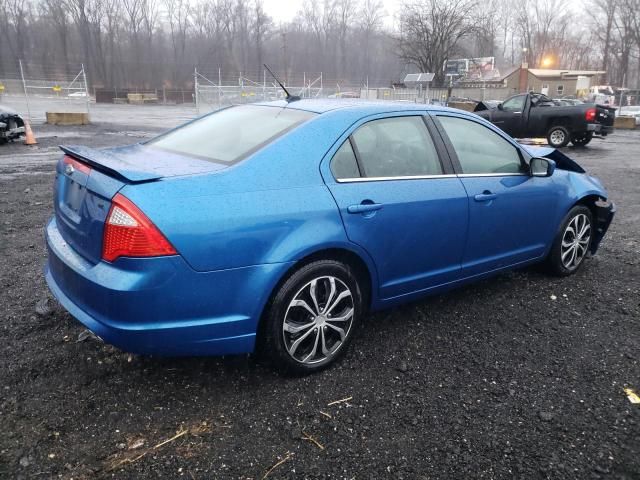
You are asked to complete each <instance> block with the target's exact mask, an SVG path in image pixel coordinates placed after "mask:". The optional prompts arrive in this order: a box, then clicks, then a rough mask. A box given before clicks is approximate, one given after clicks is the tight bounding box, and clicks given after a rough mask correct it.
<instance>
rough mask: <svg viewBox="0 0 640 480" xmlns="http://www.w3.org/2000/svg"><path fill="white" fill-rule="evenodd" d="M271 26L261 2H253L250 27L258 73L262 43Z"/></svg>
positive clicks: (260, 65)
mask: <svg viewBox="0 0 640 480" xmlns="http://www.w3.org/2000/svg"><path fill="white" fill-rule="evenodd" d="M271 26H272V20H271V17H270V16H269V15H267V14H266V13H265V11H264V6H263V3H262V0H255V2H254V4H253V22H252V25H251V29H252V31H253V41H254V46H255V49H256V51H255V54H256V65H257V67H258V69H257V71H258V72H259V71H261V70H262V68H263V67H262V63H263V57H264V41H265V38H266V37H267V35H268V34H269V30H270V29H271Z"/></svg>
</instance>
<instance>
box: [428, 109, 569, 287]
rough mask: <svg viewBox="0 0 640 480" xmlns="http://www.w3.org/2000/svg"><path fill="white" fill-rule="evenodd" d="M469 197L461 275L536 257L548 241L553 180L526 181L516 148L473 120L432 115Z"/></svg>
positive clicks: (553, 202) (551, 226) (552, 214)
mask: <svg viewBox="0 0 640 480" xmlns="http://www.w3.org/2000/svg"><path fill="white" fill-rule="evenodd" d="M435 121H436V123H437V125H438V126H439V129H440V131H441V133H442V135H443V139H444V140H445V144H446V145H447V147H448V149H449V152H450V156H451V158H452V160H453V164H454V168H455V169H456V171H457V172H458V174H459V177H460V179H461V181H462V183H463V184H464V187H465V189H466V191H467V194H468V196H469V235H468V241H467V245H466V248H465V251H464V255H463V260H462V270H463V274H464V276H465V277H467V276H473V275H477V274H481V273H485V272H489V271H491V270H495V269H499V268H503V267H506V266H510V265H515V264H518V263H521V262H526V261H529V260H532V259H536V258H539V257H541V256H542V255H543V254H544V253H545V251H546V248H547V246H548V244H549V242H550V239H552V238H553V234H554V229H555V227H556V225H554V224H553V221H554V220H553V219H555V218H557V217H556V214H555V212H556V209H557V204H558V196H557V191H556V189H555V188H554V183H553V177H545V178H541V177H532V176H530V175H529V171H528V166H527V164H526V163H525V161H524V158H523V155H522V153H521V152H520V149H519V148H518V147H517V146H516V145H515V144H514V143H512V142H511V141H510V140H508V139H506V138H504V137H503V136H502V135H500V134H498V133H496V132H494V131H493V130H492V129H490V128H489V127H487V126H485V125H483V124H482V123H481V122H479V121H475V120H474V119H471V118H469V117H463V116H458V115H456V114H453V113H442V114H437V116H435Z"/></svg>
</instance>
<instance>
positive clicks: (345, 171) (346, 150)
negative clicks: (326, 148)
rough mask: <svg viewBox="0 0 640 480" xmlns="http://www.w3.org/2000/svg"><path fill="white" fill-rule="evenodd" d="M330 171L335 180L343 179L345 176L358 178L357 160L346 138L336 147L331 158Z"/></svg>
mask: <svg viewBox="0 0 640 480" xmlns="http://www.w3.org/2000/svg"><path fill="white" fill-rule="evenodd" d="M331 173H333V176H334V177H335V178H336V180H344V179H347V178H358V177H359V176H360V171H359V170H358V162H357V160H356V156H355V154H354V153H353V148H351V142H350V141H349V139H347V140H346V141H345V142H344V143H343V144H342V146H341V147H340V148H339V149H338V151H337V152H336V154H335V155H334V156H333V159H332V160H331Z"/></svg>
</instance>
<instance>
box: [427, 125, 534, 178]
mask: <svg viewBox="0 0 640 480" xmlns="http://www.w3.org/2000/svg"><path fill="white" fill-rule="evenodd" d="M438 120H439V121H440V124H441V125H442V127H443V128H444V131H445V132H446V134H447V136H448V137H449V140H450V141H451V143H452V145H453V148H454V150H455V152H456V155H457V156H458V161H459V162H460V166H461V167H462V173H463V174H501V173H523V172H524V170H523V167H522V162H521V160H520V155H519V154H518V150H517V149H516V147H514V146H513V145H512V144H511V143H509V142H508V141H506V140H505V139H504V138H502V137H501V136H500V135H498V134H497V133H495V132H494V131H492V130H490V129H489V128H487V127H485V126H484V125H480V124H479V123H476V122H472V121H471V120H466V119H464V118H458V117H446V116H438Z"/></svg>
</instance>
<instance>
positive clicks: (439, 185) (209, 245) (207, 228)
mask: <svg viewBox="0 0 640 480" xmlns="http://www.w3.org/2000/svg"><path fill="white" fill-rule="evenodd" d="M266 106H270V107H272V108H283V107H286V108H299V109H306V110H309V111H314V112H317V113H319V114H320V115H318V116H317V117H315V118H313V119H312V120H310V121H308V122H306V123H305V124H303V125H301V126H299V127H297V128H295V129H293V130H292V131H290V132H288V133H287V134H285V135H283V136H282V137H280V138H278V139H276V140H275V141H274V142H272V143H271V144H270V145H268V146H266V147H264V148H262V149H261V150H259V151H257V152H255V153H254V154H253V155H251V156H250V157H249V158H247V159H246V160H244V161H242V162H239V163H238V164H235V165H232V166H221V165H220V164H216V163H211V162H204V163H207V164H208V165H212V167H209V166H208V165H206V166H205V165H202V164H201V163H202V162H201V161H193V162H188V164H187V166H186V167H185V168H184V169H181V168H180V161H181V159H177V158H173V159H171V161H170V160H169V159H170V157H171V155H167V156H164V157H163V155H165V154H164V153H161V152H158V150H157V149H153V148H152V147H148V146H145V145H137V146H135V147H125V148H119V149H109V150H107V151H101V152H102V153H101V154H102V155H104V157H103V158H99V159H97V160H96V163H97V164H102V162H107V163H108V166H107V168H108V169H113V172H114V175H113V176H115V177H119V178H112V177H113V176H109V175H105V174H103V173H100V172H99V171H98V170H96V169H93V170H92V171H91V174H90V175H89V177H88V178H87V179H83V178H82V177H81V176H79V177H78V179H77V180H78V183H82V182H85V183H84V186H86V187H87V190H88V193H86V195H89V196H91V197H92V198H91V201H90V202H85V203H83V204H82V205H81V206H80V209H81V211H84V210H88V209H92V211H91V212H88V211H84V214H85V215H87V216H88V217H90V218H91V222H90V223H91V225H90V226H86V235H85V237H86V239H87V242H86V243H87V245H80V244H79V242H77V241H76V242H69V241H67V239H66V238H65V234H67V233H68V232H69V230H68V229H69V228H71V227H70V226H69V225H66V224H67V223H71V224H72V225H73V222H66V221H65V219H66V217H65V212H64V211H62V209H63V207H62V206H60V205H59V203H60V201H59V200H56V217H55V218H54V219H52V220H51V221H50V223H49V224H48V226H47V229H46V238H47V245H48V249H49V260H48V263H47V266H46V269H45V271H46V280H47V283H48V284H49V286H50V288H51V291H52V292H53V293H54V295H55V296H56V297H57V298H58V299H59V301H60V302H61V303H62V304H63V306H64V307H65V308H66V309H67V310H68V311H69V312H70V313H71V314H72V315H73V316H74V317H76V318H77V319H78V320H80V321H81V322H82V323H84V324H85V325H86V326H87V327H89V328H90V329H91V330H93V331H95V332H96V333H97V334H98V335H99V336H101V337H102V338H104V339H105V340H106V341H108V342H109V343H112V344H114V345H116V346H119V347H120V348H122V349H124V350H127V351H132V352H137V353H152V354H161V355H196V354H197V355H200V354H227V353H243V352H251V351H252V350H253V348H254V344H255V336H256V332H257V329H258V324H259V320H260V317H261V314H262V311H263V309H264V308H265V305H266V304H267V302H268V300H269V298H270V296H271V294H272V292H273V291H274V289H275V288H276V286H277V285H278V283H279V282H280V281H281V280H282V279H283V278H284V277H285V276H286V274H287V272H289V271H291V269H292V268H295V265H296V262H298V261H299V260H300V259H302V258H304V257H306V256H308V255H310V254H313V253H316V252H319V251H322V250H326V249H342V250H348V251H350V252H352V253H353V254H355V255H357V256H358V257H359V258H360V259H361V260H362V261H363V262H364V264H365V265H366V267H367V269H368V271H369V275H370V277H371V284H372V289H371V305H370V307H371V308H372V310H376V309H380V308H386V307H390V306H393V305H397V304H399V303H403V302H406V301H408V300H411V299H414V298H419V297H421V296H423V295H424V294H425V293H432V292H437V291H442V290H445V289H448V288H451V287H453V286H456V285H459V284H462V283H465V282H468V281H472V280H475V279H478V278H483V277H486V276H489V275H492V274H495V273H496V272H498V271H502V270H504V269H506V268H513V267H514V266H519V265H525V264H527V263H532V262H534V261H537V260H540V259H541V258H543V257H544V256H545V255H546V253H547V252H548V249H549V248H550V245H551V242H552V241H553V238H554V236H555V234H556V231H557V228H558V226H559V224H560V222H561V220H562V218H564V215H566V213H567V212H568V210H569V209H570V208H571V206H573V205H574V204H575V203H576V202H577V201H578V200H580V198H583V197H585V196H586V195H598V196H600V197H604V198H606V192H605V191H604V189H603V188H602V186H601V185H600V184H599V182H597V181H596V180H595V179H592V178H591V177H589V176H588V175H583V174H578V173H575V172H571V171H566V170H561V169H557V170H556V172H555V173H554V174H553V176H551V177H548V178H538V177H529V176H521V177H500V178H497V177H488V178H487V179H485V180H484V182H487V183H482V179H481V178H480V179H479V178H458V177H456V176H452V177H453V178H439V179H415V180H392V181H384V182H362V183H350V184H346V183H345V184H341V183H338V182H336V181H335V180H334V178H333V176H332V175H331V172H330V169H329V163H330V160H331V158H332V156H333V154H334V153H335V151H336V150H337V149H338V148H339V147H340V145H341V144H342V142H343V141H344V140H345V139H346V138H347V137H348V136H349V135H350V134H351V133H352V132H353V131H354V130H355V129H356V128H357V127H358V126H359V125H361V124H362V123H364V122H366V121H369V120H371V119H374V118H381V117H387V116H392V115H423V114H424V115H433V114H436V113H438V112H447V113H450V114H455V115H460V116H463V117H465V118H473V119H474V120H476V121H479V122H480V123H483V124H484V125H486V126H487V127H488V128H490V129H492V130H493V131H495V132H496V133H498V134H500V135H502V136H504V137H505V138H506V139H507V140H508V141H510V142H512V143H513V144H514V145H515V146H517V147H518V148H521V149H522V151H523V155H525V157H528V158H530V157H531V156H535V155H543V154H544V155H550V154H551V153H552V152H544V153H543V152H541V151H535V149H531V148H530V147H527V148H523V147H522V146H519V145H518V144H517V143H515V141H513V140H512V139H510V138H509V137H507V136H505V135H504V134H502V132H501V131H500V130H498V129H497V128H495V127H494V126H493V125H492V124H491V123H489V122H486V121H485V120H482V119H480V118H479V117H477V116H475V115H472V114H462V113H460V112H458V111H454V110H450V109H446V108H442V107H436V108H433V107H427V108H425V106H424V105H405V104H393V103H353V104H350V103H348V102H344V101H340V102H322V101H300V102H296V103H292V104H289V105H287V104H283V103H282V102H274V103H270V104H266ZM72 152H76V153H77V155H78V156H79V157H81V158H87V159H89V158H94V159H95V158H96V156H95V155H96V153H95V150H91V149H83V148H78V147H73V150H72ZM83 155H84V156H83ZM158 158H161V160H160V161H158V162H156V160H157V159H158ZM178 160H180V161H178ZM173 162H175V164H174V163H173ZM88 163H91V161H89V162H88ZM62 166H63V165H62V163H61V162H60V163H59V165H58V167H57V169H58V172H57V175H58V176H62V175H63V174H64V173H63V169H62ZM74 175H76V173H74ZM77 175H80V174H77ZM57 182H58V187H57V189H56V190H57V193H56V195H61V194H63V193H64V188H66V187H65V186H64V185H63V182H61V181H58V180H57ZM138 182H143V183H138ZM487 185H489V186H490V187H489V188H491V189H495V190H498V191H499V192H500V193H501V194H502V195H504V198H501V199H499V200H498V201H490V202H488V203H482V204H477V205H476V203H477V202H474V200H473V194H475V193H477V192H480V191H484V189H486V188H487ZM117 192H120V193H121V194H123V195H125V196H126V197H127V198H129V199H130V200H131V201H133V203H135V204H136V205H137V206H138V207H139V208H140V209H141V210H142V211H143V212H144V213H145V214H146V215H147V216H148V217H149V218H150V219H151V220H152V221H153V222H154V224H155V225H156V226H158V228H159V229H160V230H161V231H162V232H163V233H164V234H165V236H166V237H167V238H168V239H169V240H170V241H171V243H172V244H173V245H174V246H175V247H176V250H177V251H178V253H179V255H175V256H169V257H159V258H146V259H134V258H120V259H118V260H116V261H115V262H113V263H111V264H110V263H107V262H104V261H100V260H99V256H100V254H99V247H101V244H102V226H101V224H100V222H101V221H104V218H105V217H106V214H107V211H108V206H109V204H110V202H109V200H110V198H112V197H113V195H115V193H117ZM425 192H428V195H427V196H426V198H425V197H424V193H425ZM374 196H375V200H377V201H379V202H381V203H383V204H384V206H383V208H382V209H381V210H379V211H376V212H375V214H373V215H371V214H367V215H363V214H350V213H348V207H349V206H351V205H355V204H359V203H361V201H362V200H367V199H371V200H374V198H373V197H374ZM93 197H95V198H93ZM507 198H508V199H509V200H510V201H509V202H505V201H500V200H505V199H507ZM99 204H101V205H102V206H101V207H98V205H99ZM496 205H498V208H495V207H496ZM96 209H99V211H96ZM523 209H524V210H526V211H527V212H528V213H527V215H524V216H523V215H522V211H523ZM531 215H533V216H531ZM545 219H546V221H545ZM487 227H490V228H487ZM65 229H66V230H65ZM81 238H84V237H82V236H81ZM92 249H93V250H92Z"/></svg>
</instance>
